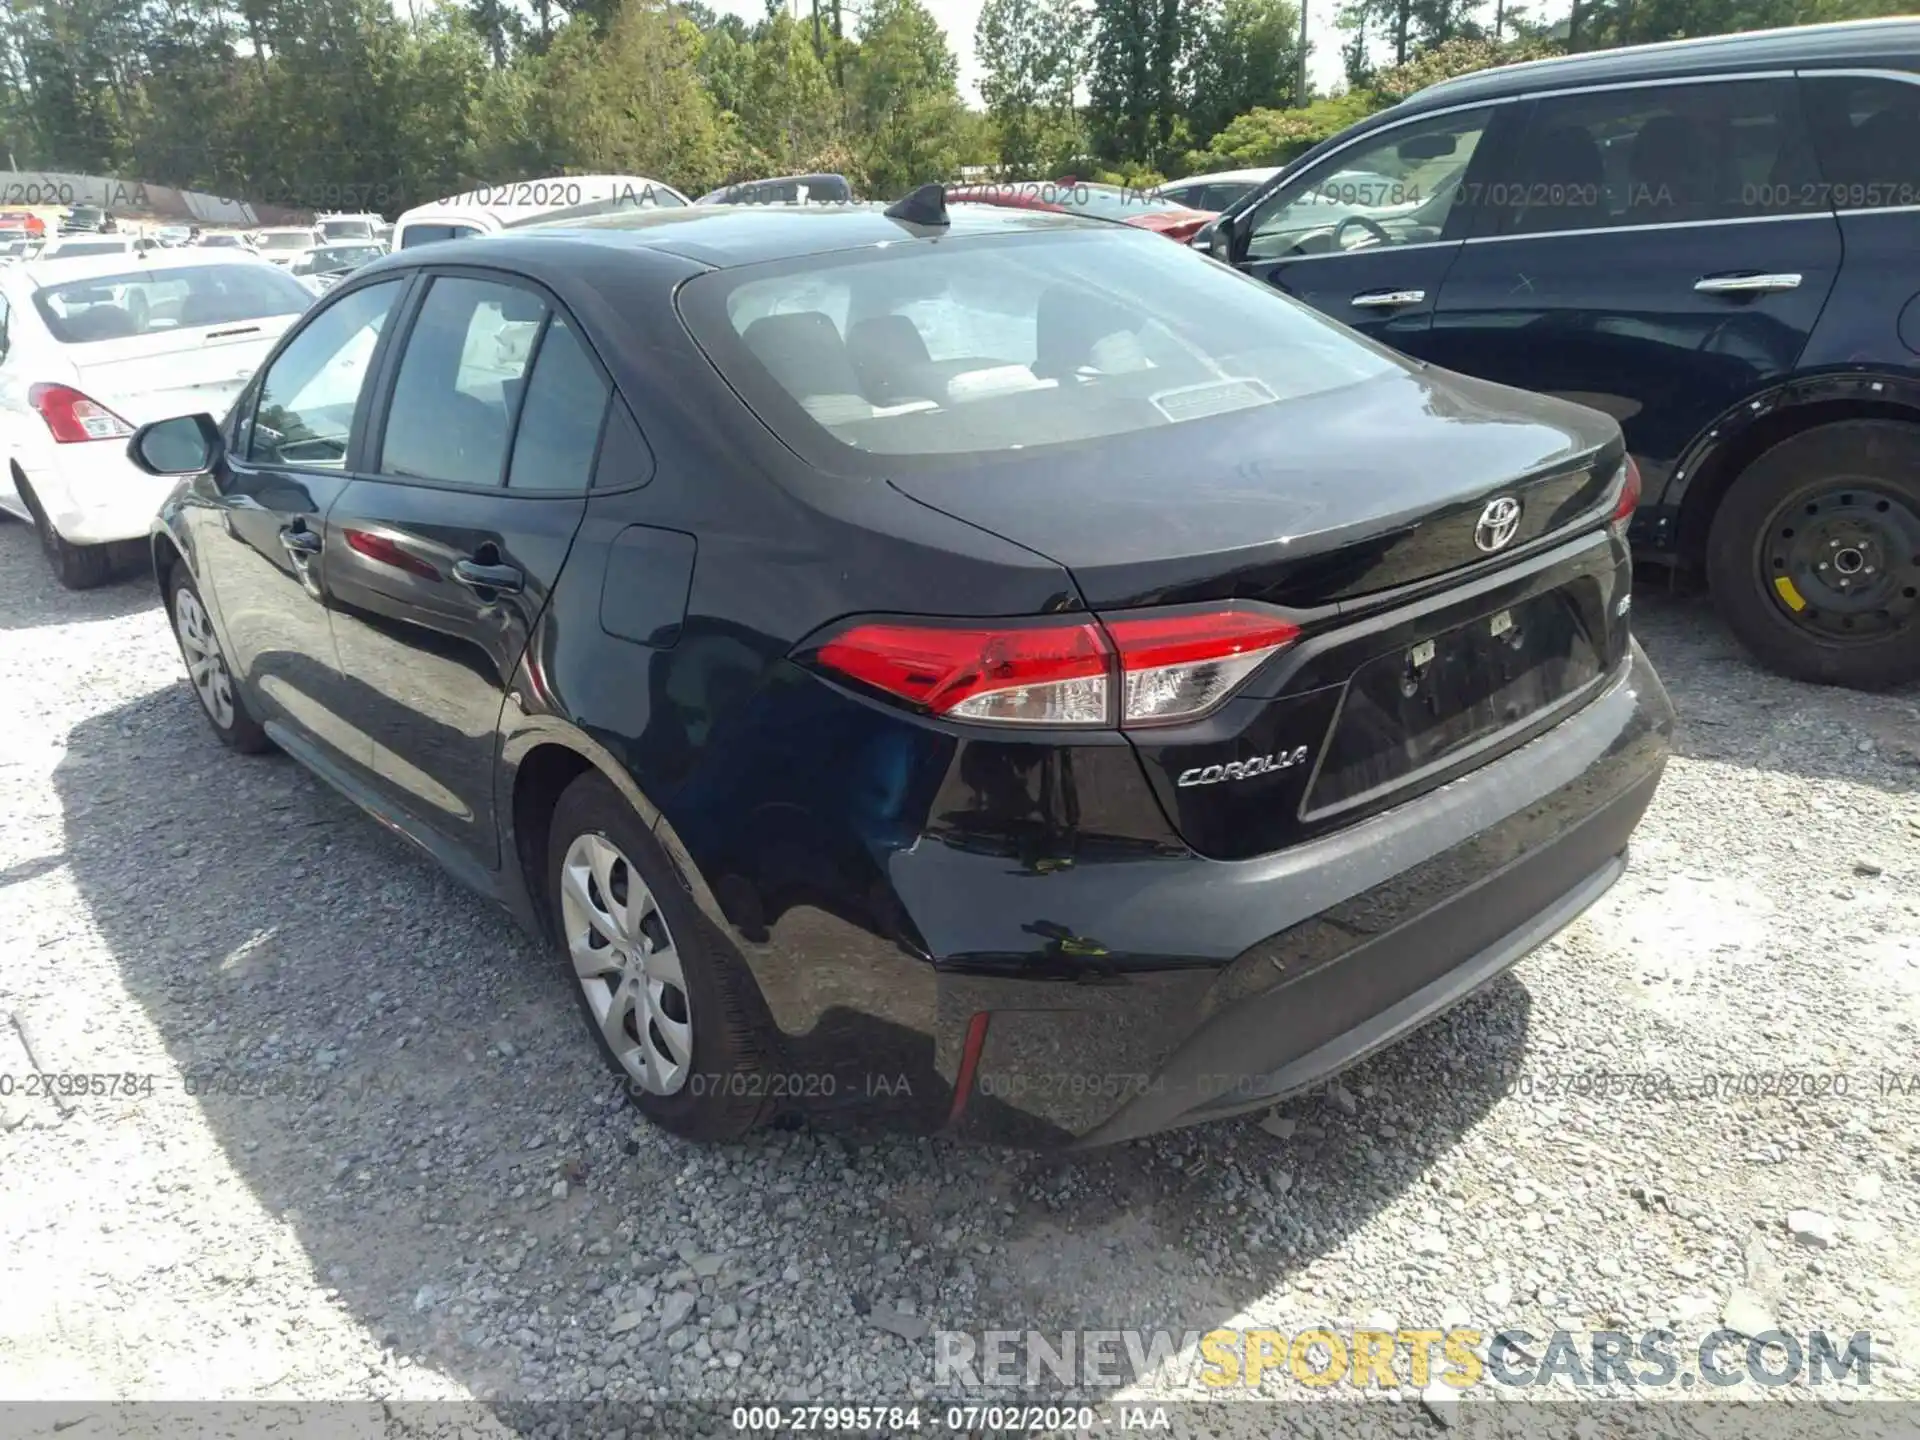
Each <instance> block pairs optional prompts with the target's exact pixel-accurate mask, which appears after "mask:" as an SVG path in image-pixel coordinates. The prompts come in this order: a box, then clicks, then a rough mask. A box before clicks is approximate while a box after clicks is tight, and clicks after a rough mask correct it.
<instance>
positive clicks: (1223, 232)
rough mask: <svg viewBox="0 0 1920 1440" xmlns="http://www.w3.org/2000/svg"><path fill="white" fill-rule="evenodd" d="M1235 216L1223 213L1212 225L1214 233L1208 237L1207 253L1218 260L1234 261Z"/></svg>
mask: <svg viewBox="0 0 1920 1440" xmlns="http://www.w3.org/2000/svg"><path fill="white" fill-rule="evenodd" d="M1237 228H1238V227H1237V226H1235V224H1234V217H1233V216H1231V215H1222V216H1221V217H1220V218H1219V219H1218V220H1215V221H1214V222H1213V225H1212V230H1213V233H1212V234H1211V235H1209V236H1208V237H1207V253H1208V254H1209V255H1211V256H1213V258H1214V259H1216V260H1221V261H1224V262H1225V263H1227V264H1228V265H1231V264H1232V263H1233V240H1234V231H1235V230H1236V229H1237Z"/></svg>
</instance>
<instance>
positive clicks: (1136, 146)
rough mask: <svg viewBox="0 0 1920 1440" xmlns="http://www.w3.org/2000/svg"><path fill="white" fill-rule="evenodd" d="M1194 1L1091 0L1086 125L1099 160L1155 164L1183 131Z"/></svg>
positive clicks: (1194, 34)
mask: <svg viewBox="0 0 1920 1440" xmlns="http://www.w3.org/2000/svg"><path fill="white" fill-rule="evenodd" d="M1199 7H1200V0H1094V6H1093V12H1094V24H1093V49H1092V74H1091V76H1090V77H1089V81H1088V93H1089V101H1090V103H1089V105H1088V131H1089V138H1090V141H1091V144H1092V148H1093V153H1094V154H1095V155H1096V156H1098V157H1100V158H1102V159H1105V160H1128V161H1140V162H1145V163H1146V164H1148V165H1158V164H1159V163H1160V162H1161V160H1162V159H1163V157H1165V156H1167V155H1168V154H1169V153H1170V152H1172V151H1173V150H1174V149H1175V147H1176V145H1177V143H1178V141H1179V140H1180V139H1181V138H1184V132H1185V128H1186V127H1185V118H1186V117H1185V113H1184V112H1185V101H1186V96H1187V90H1188V83H1189V78H1190V71H1191V67H1192V60H1193V51H1194V46H1195V42H1196V40H1197V38H1198V36H1199V34H1200V30H1201V27H1200V26H1199V24H1198V23H1197V16H1198V14H1199Z"/></svg>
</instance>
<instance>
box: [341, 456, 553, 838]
mask: <svg viewBox="0 0 1920 1440" xmlns="http://www.w3.org/2000/svg"><path fill="white" fill-rule="evenodd" d="M585 508H586V502H585V500H584V498H583V497H577V496H576V497H537V498H510V497H509V496H508V495H506V494H505V493H504V492H486V493H465V492H459V491H450V490H443V489H435V488H429V487H419V486H407V485H396V484H394V483H392V482H391V481H388V480H382V479H365V480H357V481H355V482H354V483H353V484H352V485H350V486H349V487H348V488H347V489H346V491H345V492H344V493H343V494H342V495H341V496H340V499H339V501H338V503H337V504H336V505H335V506H334V508H333V510H332V512H331V514H330V515H329V518H328V535H327V538H328V546H329V556H328V562H329V571H328V581H329V586H330V588H331V591H332V595H333V604H334V615H333V623H334V635H335V638H336V643H337V645H338V648H339V654H340V663H341V669H342V672H343V676H344V685H345V687H346V689H347V691H348V692H349V693H348V697H347V700H346V703H345V708H346V709H347V710H348V712H349V713H351V714H352V715H353V716H354V717H355V718H356V720H357V721H358V723H359V725H360V726H361V728H363V729H365V730H366V732H367V734H368V736H369V739H370V742H371V746H372V768H373V772H374V776H375V784H376V786H377V787H378V788H379V789H380V790H381V791H382V792H384V793H385V794H387V795H388V797H389V798H390V799H391V800H393V801H394V802H396V803H397V804H399V805H400V806H402V807H403V808H404V809H406V810H407V811H409V812H410V813H412V814H413V815H415V816H417V817H418V818H419V819H420V820H421V821H423V822H424V823H425V824H427V825H429V826H431V827H432V828H433V829H435V830H437V831H438V832H440V833H441V834H442V835H443V836H444V837H446V838H447V839H448V840H449V841H451V842H452V843H453V844H454V845H456V846H457V847H458V848H460V849H461V850H462V851H464V852H465V853H466V854H467V855H468V856H470V857H471V859H472V860H473V861H475V862H476V863H478V864H480V865H482V866H483V867H485V868H487V869H492V868H494V867H496V866H497V865H498V863H499V853H498V843H497V835H496V830H495V824H494V818H495V817H494V814H493V802H492V794H493V765H494V754H495V735H496V732H497V730H498V726H499V721H500V710H501V706H502V705H503V704H504V703H505V699H506V694H507V691H508V689H509V688H510V686H511V685H512V682H513V676H514V669H515V667H516V666H517V665H518V664H519V661H520V656H521V652H522V651H524V650H525V648H526V645H527V640H528V637H529V635H530V634H531V633H532V630H533V627H534V625H535V624H536V623H537V622H538V620H539V617H540V614H541V612H542V611H543V610H544V609H545V607H546V603H547V598H548V596H549V595H550V594H551V593H552V589H553V586H554V583H555V582H556V581H557V580H558V579H559V576H560V570H561V566H562V565H563V564H564V563H565V561H566V558H567V551H568V548H569V547H570V546H571V545H572V543H573V535H574V532H575V531H576V530H577V529H578V528H579V525H580V518H581V516H582V514H583V513H584V512H585ZM487 580H493V581H495V582H497V583H495V584H493V585H488V584H486V583H483V582H485V581H487Z"/></svg>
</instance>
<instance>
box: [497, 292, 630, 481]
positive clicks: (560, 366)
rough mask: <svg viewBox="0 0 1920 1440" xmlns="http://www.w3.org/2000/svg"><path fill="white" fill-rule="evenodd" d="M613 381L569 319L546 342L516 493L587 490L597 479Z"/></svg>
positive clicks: (529, 401)
mask: <svg viewBox="0 0 1920 1440" xmlns="http://www.w3.org/2000/svg"><path fill="white" fill-rule="evenodd" d="M606 413H607V382H606V381H604V380H602V379H601V378H600V372H599V371H598V370H597V369H595V368H594V364H593V361H591V360H590V359H588V358H587V351H586V347H585V346H584V345H583V344H582V343H581V341H580V337H579V336H578V335H577V334H575V333H574V329H573V326H572V325H571V324H569V323H568V321H567V320H566V318H565V317H564V316H560V315H556V316H554V317H553V321H552V323H551V324H549V325H548V326H547V333H546V334H545V335H543V336H542V337H541V339H540V353H539V355H538V357H537V358H536V359H535V360H534V364H533V375H532V378H531V379H529V380H528V382H527V398H526V402H525V404H524V405H523V406H522V407H521V410H520V425H519V429H518V430H516V431H515V432H514V437H513V462H512V464H511V465H509V466H508V468H507V486H508V488H509V489H513V490H584V489H586V488H587V485H588V482H589V481H590V480H591V479H592V478H593V456H594V451H595V450H597V449H598V448H599V445H600V422H601V421H602V420H603V419H605V417H606Z"/></svg>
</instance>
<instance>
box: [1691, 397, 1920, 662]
mask: <svg viewBox="0 0 1920 1440" xmlns="http://www.w3.org/2000/svg"><path fill="white" fill-rule="evenodd" d="M1849 484H1854V485H1860V486H1863V487H1871V488H1872V490H1873V491H1874V492H1875V493H1877V494H1880V495H1882V496H1885V497H1888V500H1889V503H1890V504H1891V506H1892V507H1893V510H1894V512H1895V513H1896V514H1897V513H1898V511H1899V506H1900V505H1901V504H1902V503H1904V504H1905V506H1906V507H1907V510H1908V511H1910V512H1911V513H1912V514H1913V515H1915V516H1920V426H1917V425H1907V424H1902V423H1900V422H1898V421H1892V420H1845V421H1840V422H1838V423H1836V424H1832V425H1821V426H1817V427H1815V428H1814V429H1812V430H1805V431H1802V432H1801V433H1800V434H1798V435H1793V436H1790V437H1788V438H1787V439H1785V440H1782V441H1781V442H1780V443H1779V444H1777V445H1775V446H1773V447H1772V448H1771V449H1769V450H1767V451H1765V452H1763V453H1762V454H1761V455H1760V456H1759V458H1757V459H1756V460H1754V461H1753V462H1752V463H1751V464H1750V465H1748V466H1747V468H1746V470H1745V471H1744V472H1742V473H1741V475H1740V476H1739V478H1738V479H1736V480H1735V481H1734V483H1733V487H1732V488H1731V489H1730V490H1729V491H1728V492H1727V494H1726V496H1725V498H1724V499H1723V500H1722V501H1721V503H1720V508H1719V510H1718V511H1716V512H1715V514H1714V517H1713V525H1712V528H1711V529H1710V530H1709V532H1708V535H1707V556H1706V572H1707V583H1708V585H1709V587H1710V588H1711V590H1712V592H1713V600H1714V606H1715V608H1716V609H1717V610H1718V611H1719V612H1720V615H1721V618H1722V619H1723V620H1725V621H1726V624H1727V628H1728V629H1730V630H1732V631H1733V633H1734V635H1735V636H1737V637H1738V638H1739V640H1740V642H1741V643H1742V644H1743V645H1745V646H1746V647H1747V649H1748V650H1750V651H1751V652H1752V653H1753V655H1754V656H1755V658H1756V659H1758V660H1759V661H1760V663H1761V664H1762V665H1764V666H1766V668H1767V669H1769V670H1772V671H1774V672H1775V673H1777V674H1781V675H1786V676H1789V677H1791V678H1792V679H1795V680H1806V681H1810V682H1812V683H1814V684H1818V685H1840V686H1845V687H1847V688H1848V689H1853V690H1887V689H1891V688H1893V687H1895V686H1899V685H1904V684H1907V683H1909V682H1911V681H1913V680H1916V679H1920V608H1915V606H1914V600H1915V594H1914V586H1915V583H1916V580H1917V579H1920V576H1917V575H1916V571H1920V549H1916V550H1915V551H1914V552H1913V553H1908V554H1890V555H1888V556H1887V557H1885V558H1886V568H1885V572H1884V573H1885V574H1886V576H1887V577H1888V583H1889V585H1890V586H1891V587H1892V588H1891V589H1889V590H1887V591H1885V592H1882V593H1883V594H1884V595H1885V596H1886V597H1887V604H1888V606H1889V607H1890V608H1888V609H1887V610H1886V611H1885V612H1884V613H1886V614H1888V615H1890V616H1891V617H1892V619H1891V620H1890V621H1881V620H1879V619H1878V618H1877V616H1878V615H1879V614H1880V613H1882V612H1880V611H1875V612H1874V617H1869V618H1870V620H1871V623H1872V625H1874V626H1889V625H1890V626H1891V627H1892V628H1884V629H1873V630H1871V631H1870V632H1869V633H1866V634H1863V635H1862V636H1860V637H1857V638H1856V637H1852V636H1847V635H1844V634H1828V633H1822V632H1819V631H1817V630H1816V629H1815V628H1814V626H1813V625H1812V624H1811V623H1810V622H1808V621H1806V620H1803V619H1800V618H1796V612H1795V611H1794V610H1793V609H1792V608H1790V606H1789V604H1788V602H1787V601H1786V600H1783V599H1782V598H1781V597H1780V595H1779V594H1777V593H1776V592H1775V588H1774V587H1775V585H1776V580H1775V577H1774V575H1773V573H1772V572H1773V571H1774V570H1775V569H1776V568H1778V566H1777V564H1776V562H1777V560H1778V555H1777V553H1776V554H1775V558H1774V559H1773V560H1770V559H1769V558H1768V556H1769V554H1770V553H1774V552H1770V549H1769V547H1770V545H1775V544H1778V543H1783V542H1778V541H1776V538H1775V537H1776V536H1780V535H1790V534H1792V531H1791V530H1790V529H1786V528H1782V522H1783V521H1790V520H1792V519H1794V518H1795V517H1796V516H1797V515H1799V514H1801V513H1804V512H1803V508H1798V507H1805V506H1806V505H1808V504H1816V505H1817V504H1818V503H1820V502H1821V501H1822V500H1823V499H1824V498H1825V497H1827V496H1830V495H1835V494H1838V493H1840V492H1844V491H1845V490H1846V487H1847V486H1848V485H1849ZM1893 548H1895V549H1906V548H1907V546H1906V545H1905V544H1902V545H1899V546H1895V547H1893ZM1793 593H1794V594H1795V595H1796V596H1797V597H1798V598H1800V600H1801V601H1802V602H1803V604H1806V605H1807V611H1806V612H1805V613H1809V614H1815V615H1818V614H1821V613H1822V612H1821V611H1820V609H1819V607H1818V606H1816V605H1813V604H1812V603H1811V602H1810V601H1809V600H1808V598H1807V597H1806V596H1802V595H1800V592H1799V591H1798V589H1795V590H1794V592H1793ZM1816 598H1817V597H1816Z"/></svg>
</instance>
